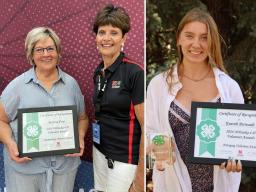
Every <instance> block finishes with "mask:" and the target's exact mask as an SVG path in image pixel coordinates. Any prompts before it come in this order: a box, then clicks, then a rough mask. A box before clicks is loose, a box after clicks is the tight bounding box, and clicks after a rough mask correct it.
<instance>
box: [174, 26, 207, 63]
mask: <svg viewBox="0 0 256 192" xmlns="http://www.w3.org/2000/svg"><path fill="white" fill-rule="evenodd" d="M178 45H180V46H181V51H182V54H183V61H182V62H190V63H206V62H207V58H208V30H207V26H206V24H204V23H202V22H198V21H193V22H190V23H187V24H186V25H185V26H184V28H183V29H182V31H181V32H180V35H179V37H178Z"/></svg>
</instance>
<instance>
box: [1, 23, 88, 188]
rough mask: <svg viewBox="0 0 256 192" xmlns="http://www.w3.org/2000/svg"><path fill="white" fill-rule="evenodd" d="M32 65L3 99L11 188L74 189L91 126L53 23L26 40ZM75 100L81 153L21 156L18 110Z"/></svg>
mask: <svg viewBox="0 0 256 192" xmlns="http://www.w3.org/2000/svg"><path fill="white" fill-rule="evenodd" d="M25 50H26V56H27V59H28V61H29V63H30V64H31V65H32V67H31V68H30V69H29V70H28V71H26V72H24V73H23V74H21V75H20V76H18V77H16V78H15V79H14V80H12V81H11V82H10V83H9V84H8V85H7V87H6V88H5V89H4V91H3V92H2V95H1V99H0V141H1V142H2V143H3V144H4V163H5V182H6V188H7V191H8V192H17V191H19V192H28V191H29V192H38V191H41V192H71V191H73V186H74V180H75V176H76V172H77V169H78V166H79V164H80V158H79V157H80V156H81V155H82V154H83V150H84V136H85V133H86V130H87V127H88V118H87V116H86V113H85V106H84V97H83V95H82V93H81V90H80V88H79V86H78V84H77V82H76V80H75V79H74V78H73V77H71V76H70V75H68V74H67V73H65V72H64V71H62V70H61V69H60V67H59V66H58V63H59V60H60V50H61V47H60V39H59V37H58V36H57V34H56V33H55V32H54V31H53V30H52V29H50V28H46V27H38V28H34V29H32V30H31V31H30V32H29V33H28V34H27V37H26V40H25ZM68 105H75V106H76V111H77V114H78V119H77V120H78V132H79V142H80V152H78V153H74V154H66V155H52V156H44V157H35V158H29V157H20V156H19V151H18V147H17V137H18V135H17V134H18V133H17V132H18V131H17V129H18V128H17V125H18V120H17V110H18V109H19V108H41V107H56V106H68Z"/></svg>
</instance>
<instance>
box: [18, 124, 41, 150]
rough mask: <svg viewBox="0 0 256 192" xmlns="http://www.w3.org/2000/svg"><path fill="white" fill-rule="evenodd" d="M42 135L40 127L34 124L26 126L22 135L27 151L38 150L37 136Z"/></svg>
mask: <svg viewBox="0 0 256 192" xmlns="http://www.w3.org/2000/svg"><path fill="white" fill-rule="evenodd" d="M41 133H42V128H41V126H40V125H39V124H38V123H36V122H30V123H28V124H26V126H25V127H24V130H23V134H24V135H25V137H26V138H27V150H29V149H31V148H35V149H38V150H39V136H40V135H41Z"/></svg>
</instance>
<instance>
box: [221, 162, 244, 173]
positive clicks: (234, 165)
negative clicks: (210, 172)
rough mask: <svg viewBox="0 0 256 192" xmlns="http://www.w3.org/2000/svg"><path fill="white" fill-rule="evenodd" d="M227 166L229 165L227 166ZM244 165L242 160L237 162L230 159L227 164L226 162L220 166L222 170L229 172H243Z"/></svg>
mask: <svg viewBox="0 0 256 192" xmlns="http://www.w3.org/2000/svg"><path fill="white" fill-rule="evenodd" d="M226 164H227V165H226ZM242 167H243V166H242V163H241V161H240V160H238V161H237V162H236V160H234V159H229V160H228V161H227V162H224V163H222V164H221V165H220V168H221V169H226V171H227V172H231V171H232V172H241V171H242Z"/></svg>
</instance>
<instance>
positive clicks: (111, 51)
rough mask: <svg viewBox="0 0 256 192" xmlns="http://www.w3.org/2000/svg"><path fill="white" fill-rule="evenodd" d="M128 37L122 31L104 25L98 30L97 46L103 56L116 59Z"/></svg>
mask: <svg viewBox="0 0 256 192" xmlns="http://www.w3.org/2000/svg"><path fill="white" fill-rule="evenodd" d="M125 39H126V35H124V36H123V33H122V30H121V29H120V28H117V27H113V26H112V25H104V26H100V27H99V28H98V32H97V35H96V44H97V47H98V50H99V52H100V53H101V54H102V56H105V57H112V58H116V57H117V56H118V55H119V54H120V51H121V47H122V45H123V44H124V42H125Z"/></svg>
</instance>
